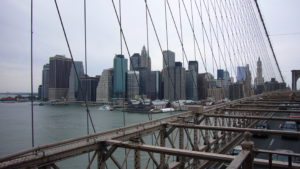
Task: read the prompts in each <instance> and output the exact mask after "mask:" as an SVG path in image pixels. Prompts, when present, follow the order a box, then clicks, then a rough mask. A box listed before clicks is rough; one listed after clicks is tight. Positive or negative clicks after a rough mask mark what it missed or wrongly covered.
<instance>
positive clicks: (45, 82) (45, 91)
mask: <svg viewBox="0 0 300 169" xmlns="http://www.w3.org/2000/svg"><path fill="white" fill-rule="evenodd" d="M41 92H42V93H41V97H42V100H48V98H49V64H45V65H44V66H43V74H42V91H41Z"/></svg>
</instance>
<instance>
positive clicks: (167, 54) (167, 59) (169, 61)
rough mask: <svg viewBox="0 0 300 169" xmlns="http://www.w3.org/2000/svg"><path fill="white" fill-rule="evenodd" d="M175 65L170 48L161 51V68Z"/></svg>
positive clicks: (173, 55)
mask: <svg viewBox="0 0 300 169" xmlns="http://www.w3.org/2000/svg"><path fill="white" fill-rule="evenodd" d="M166 67H175V53H174V52H172V51H170V50H165V51H163V69H165V68H166Z"/></svg>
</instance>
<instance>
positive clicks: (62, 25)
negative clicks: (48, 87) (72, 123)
mask: <svg viewBox="0 0 300 169" xmlns="http://www.w3.org/2000/svg"><path fill="white" fill-rule="evenodd" d="M54 2H55V6H56V10H57V14H58V16H59V20H60V24H61V27H62V29H63V33H64V37H65V40H66V43H67V46H68V51H69V54H70V56H71V60H72V64H73V66H74V70H75V74H76V77H77V79H78V82H79V85H78V86H79V88H80V91H81V92H82V93H83V89H82V86H81V84H80V79H79V75H78V71H77V69H76V66H75V63H74V58H73V54H72V51H71V47H70V44H69V40H68V37H67V34H66V30H65V27H64V23H63V20H62V17H61V14H60V11H59V7H58V4H57V1H56V0H54ZM84 104H85V108H86V112H87V114H88V116H89V119H90V121H91V125H92V128H93V131H94V133H96V129H95V126H94V123H93V119H92V117H91V114H90V110H89V107H88V104H87V100H86V97H85V99H84Z"/></svg>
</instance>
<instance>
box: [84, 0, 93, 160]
mask: <svg viewBox="0 0 300 169" xmlns="http://www.w3.org/2000/svg"><path fill="white" fill-rule="evenodd" d="M83 3H84V5H83V8H84V10H83V11H84V12H83V13H84V60H85V73H86V78H87V77H88V72H87V41H86V0H84V1H83ZM87 85H88V81H87V79H86V80H85V86H86V89H85V100H87V89H88V87H87ZM86 130H87V135H89V134H90V124H89V115H88V114H86ZM87 141H89V140H87ZM90 161H91V158H90V153H88V162H89V163H90Z"/></svg>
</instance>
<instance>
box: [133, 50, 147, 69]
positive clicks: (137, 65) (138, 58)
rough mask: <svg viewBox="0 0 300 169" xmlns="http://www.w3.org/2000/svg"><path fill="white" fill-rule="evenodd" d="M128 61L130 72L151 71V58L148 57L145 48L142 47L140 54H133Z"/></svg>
mask: <svg viewBox="0 0 300 169" xmlns="http://www.w3.org/2000/svg"><path fill="white" fill-rule="evenodd" d="M130 59H131V60H130V70H138V71H139V70H140V69H148V70H149V71H150V70H151V58H150V57H149V55H148V52H147V50H146V47H145V46H143V49H142V51H141V54H139V53H135V54H133V55H132V56H131V57H130Z"/></svg>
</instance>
